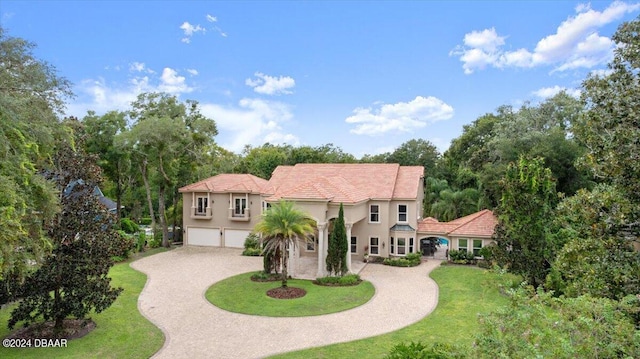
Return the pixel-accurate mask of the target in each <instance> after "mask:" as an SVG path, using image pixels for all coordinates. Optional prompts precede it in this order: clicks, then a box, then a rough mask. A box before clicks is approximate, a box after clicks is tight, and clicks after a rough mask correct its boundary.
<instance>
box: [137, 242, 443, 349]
mask: <svg viewBox="0 0 640 359" xmlns="http://www.w3.org/2000/svg"><path fill="white" fill-rule="evenodd" d="M240 254H241V251H240V250H233V249H224V248H196V247H185V248H179V249H175V250H172V251H169V252H164V253H160V254H157V255H154V256H150V257H146V258H142V259H140V260H138V261H136V262H133V263H132V264H131V266H132V267H133V268H135V269H137V270H139V271H141V272H143V273H145V274H147V276H148V279H147V284H146V286H145V288H144V290H143V291H142V293H141V294H140V298H139V299H138V307H139V308H140V311H141V312H142V313H143V314H144V315H145V316H146V317H147V318H149V320H151V321H152V322H153V323H154V324H155V325H157V326H158V327H159V328H160V329H162V331H163V332H164V333H165V336H166V340H165V343H164V346H163V347H162V349H161V350H160V351H159V352H158V353H156V355H155V356H154V358H261V357H265V356H269V355H273V354H277V353H282V352H287V351H292V350H297V349H303V348H309V347H314V346H322V345H327V344H332V343H338V342H345V341H351V340H355V339H361V338H366V337H370V336H374V335H378V334H382V333H387V332H391V331H394V330H397V329H400V328H402V327H405V326H407V325H409V324H412V323H415V322H417V321H418V320H420V319H422V318H423V317H424V316H426V315H427V314H429V313H430V312H431V311H432V310H433V309H434V308H435V307H436V304H437V301H438V287H437V285H436V283H435V282H434V281H433V280H431V279H430V278H429V277H428V273H429V272H430V271H431V270H432V269H433V268H435V267H436V266H437V265H439V264H440V262H439V261H434V260H431V261H428V262H426V263H423V264H421V265H420V266H417V267H413V268H396V267H389V266H383V265H375V264H372V265H368V266H366V267H365V268H364V270H363V271H362V272H361V273H360V275H361V276H362V278H364V279H366V280H369V281H371V283H373V285H374V286H375V288H376V293H375V295H374V296H373V298H372V299H371V300H370V301H369V302H367V303H366V304H364V305H362V306H360V307H357V308H354V309H351V310H347V311H344V312H340V313H333V314H328V315H322V316H315V317H301V318H269V317H259V316H252V315H245V314H236V313H230V312H227V311H224V310H222V309H219V308H217V307H215V306H214V305H212V304H210V303H209V302H208V301H207V300H206V299H205V297H204V293H205V291H206V290H207V288H208V287H209V286H211V284H213V283H215V282H217V281H220V280H222V279H224V278H227V277H230V276H233V275H235V274H240V273H246V272H249V271H257V270H260V269H261V268H262V258H260V257H243V256H241V255H240Z"/></svg>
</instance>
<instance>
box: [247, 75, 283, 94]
mask: <svg viewBox="0 0 640 359" xmlns="http://www.w3.org/2000/svg"><path fill="white" fill-rule="evenodd" d="M254 76H255V77H257V78H256V79H255V80H252V79H246V80H245V84H246V85H247V86H250V87H253V91H255V92H257V93H261V94H265V95H280V94H291V93H293V92H291V91H289V90H288V89H290V88H293V87H294V86H295V85H296V81H295V80H294V79H293V78H291V77H289V76H280V77H274V76H269V75H265V74H263V73H261V72H256V73H255V74H254Z"/></svg>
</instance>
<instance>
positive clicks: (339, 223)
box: [326, 203, 349, 276]
mask: <svg viewBox="0 0 640 359" xmlns="http://www.w3.org/2000/svg"><path fill="white" fill-rule="evenodd" d="M348 250H349V246H348V244H347V230H346V228H345V225H344V208H343V207H342V203H340V210H339V211H338V218H337V219H336V220H335V221H334V222H333V230H332V231H331V234H330V235H329V246H328V248H327V259H326V263H327V271H329V273H331V274H335V275H337V276H342V275H345V274H347V272H348V271H349V268H348V267H347V255H348V254H347V252H348Z"/></svg>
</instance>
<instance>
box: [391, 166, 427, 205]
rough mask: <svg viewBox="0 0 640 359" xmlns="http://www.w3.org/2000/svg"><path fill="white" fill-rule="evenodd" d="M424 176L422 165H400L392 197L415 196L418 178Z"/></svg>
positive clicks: (416, 195) (417, 188)
mask: <svg viewBox="0 0 640 359" xmlns="http://www.w3.org/2000/svg"><path fill="white" fill-rule="evenodd" d="M422 177H424V167H422V166H400V167H399V168H398V177H397V178H396V186H395V189H394V190H393V198H417V197H418V190H419V188H420V186H419V184H420V182H419V181H420V179H421V178H422Z"/></svg>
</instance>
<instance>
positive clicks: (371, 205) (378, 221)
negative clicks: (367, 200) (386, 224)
mask: <svg viewBox="0 0 640 359" xmlns="http://www.w3.org/2000/svg"><path fill="white" fill-rule="evenodd" d="M373 206H376V207H378V213H377V215H378V220H377V221H372V220H371V214H372V212H371V207H373ZM369 223H380V205H379V204H370V205H369Z"/></svg>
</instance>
